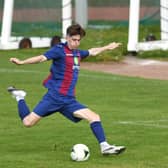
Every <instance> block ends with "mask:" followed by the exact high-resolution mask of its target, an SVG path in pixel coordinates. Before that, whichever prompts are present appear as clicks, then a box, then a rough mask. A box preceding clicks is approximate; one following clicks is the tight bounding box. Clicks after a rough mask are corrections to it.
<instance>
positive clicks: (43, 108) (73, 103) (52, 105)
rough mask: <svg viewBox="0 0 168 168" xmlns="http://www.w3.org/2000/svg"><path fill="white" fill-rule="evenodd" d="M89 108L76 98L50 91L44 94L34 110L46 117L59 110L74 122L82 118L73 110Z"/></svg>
mask: <svg viewBox="0 0 168 168" xmlns="http://www.w3.org/2000/svg"><path fill="white" fill-rule="evenodd" d="M85 108H87V107H86V106H85V105H83V104H81V103H79V102H78V101H77V100H76V99H75V98H68V97H65V96H60V95H58V96H54V98H53V97H52V96H51V95H50V94H49V92H48V93H46V94H45V95H44V97H43V98H42V100H41V101H40V102H39V103H38V104H37V106H36V107H35V108H34V110H33V112H34V113H36V114H37V115H39V116H40V117H45V116H48V115H51V114H53V113H56V112H59V113H61V114H62V115H63V116H65V117H67V118H68V119H69V120H71V121H73V122H79V121H80V120H81V118H77V117H74V116H73V112H75V111H77V110H81V109H85Z"/></svg>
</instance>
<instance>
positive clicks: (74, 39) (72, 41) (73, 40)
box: [66, 35, 81, 49]
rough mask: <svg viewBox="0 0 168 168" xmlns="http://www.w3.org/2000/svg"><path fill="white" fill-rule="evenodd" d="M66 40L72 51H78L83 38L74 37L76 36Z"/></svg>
mask: <svg viewBox="0 0 168 168" xmlns="http://www.w3.org/2000/svg"><path fill="white" fill-rule="evenodd" d="M66 40H67V43H68V47H69V48H70V49H77V48H78V47H79V45H80V40H81V37H80V35H74V36H69V35H67V36H66Z"/></svg>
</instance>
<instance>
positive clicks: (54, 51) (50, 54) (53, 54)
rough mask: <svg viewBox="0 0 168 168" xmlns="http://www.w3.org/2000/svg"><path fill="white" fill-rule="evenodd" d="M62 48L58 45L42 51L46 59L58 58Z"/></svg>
mask: <svg viewBox="0 0 168 168" xmlns="http://www.w3.org/2000/svg"><path fill="white" fill-rule="evenodd" d="M62 53H63V52H62V50H61V48H60V47H58V46H54V47H52V48H51V49H50V50H48V51H46V52H45V53H44V56H45V57H46V58H47V59H48V60H51V59H58V58H60V57H61V55H62Z"/></svg>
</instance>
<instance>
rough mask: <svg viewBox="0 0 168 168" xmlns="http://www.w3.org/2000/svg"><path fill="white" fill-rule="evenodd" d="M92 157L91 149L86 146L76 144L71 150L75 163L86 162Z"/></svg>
mask: <svg viewBox="0 0 168 168" xmlns="http://www.w3.org/2000/svg"><path fill="white" fill-rule="evenodd" d="M89 156H90V151H89V148H88V147H87V146H86V145H85V144H76V145H74V146H73V147H72V150H71V159H72V160H74V161H85V160H88V159H89Z"/></svg>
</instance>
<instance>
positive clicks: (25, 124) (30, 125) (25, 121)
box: [23, 120, 34, 128]
mask: <svg viewBox="0 0 168 168" xmlns="http://www.w3.org/2000/svg"><path fill="white" fill-rule="evenodd" d="M23 125H24V126H25V127H27V128H29V127H32V126H33V125H34V124H33V123H32V122H30V121H28V120H23Z"/></svg>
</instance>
